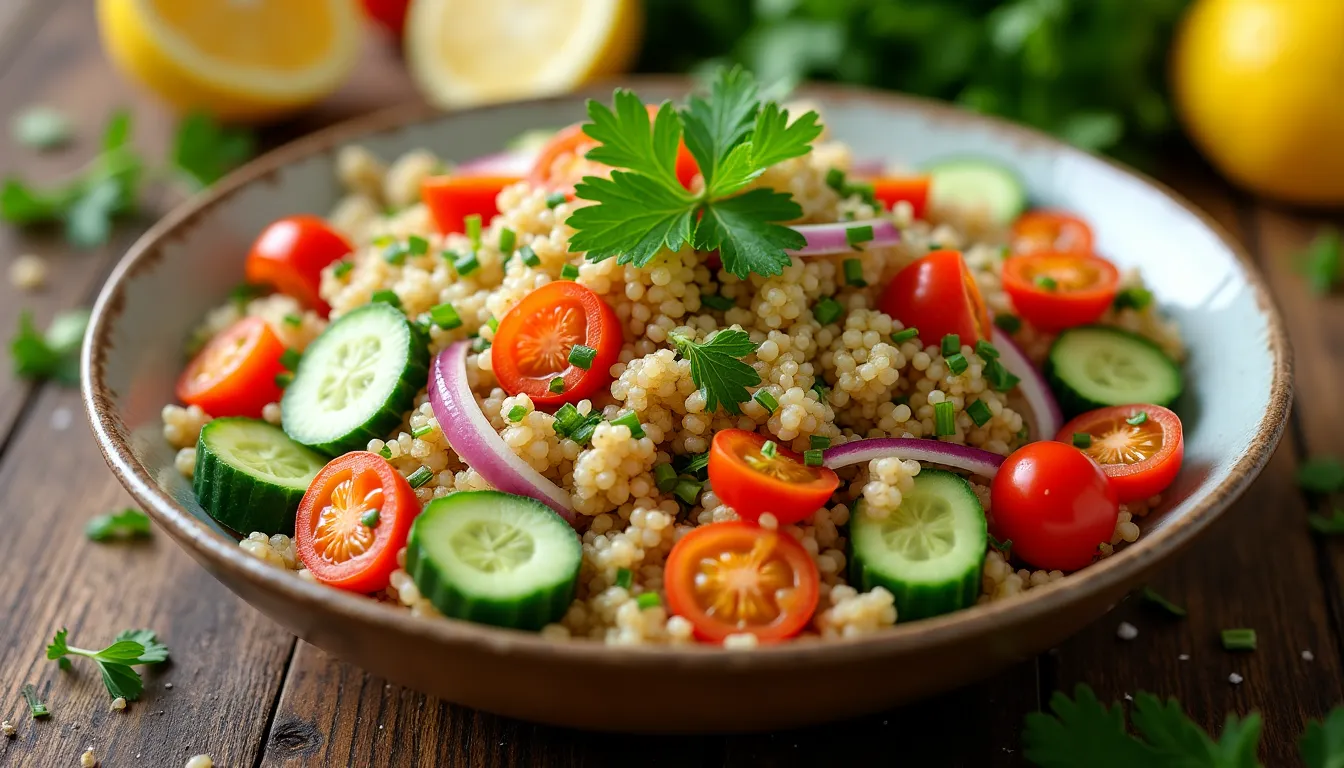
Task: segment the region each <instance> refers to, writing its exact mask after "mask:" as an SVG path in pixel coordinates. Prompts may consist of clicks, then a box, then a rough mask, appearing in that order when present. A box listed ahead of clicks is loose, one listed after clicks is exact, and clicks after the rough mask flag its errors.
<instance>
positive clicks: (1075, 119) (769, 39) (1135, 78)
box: [639, 0, 1187, 165]
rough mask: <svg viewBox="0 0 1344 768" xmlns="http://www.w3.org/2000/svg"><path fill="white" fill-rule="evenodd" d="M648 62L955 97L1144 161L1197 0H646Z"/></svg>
mask: <svg viewBox="0 0 1344 768" xmlns="http://www.w3.org/2000/svg"><path fill="white" fill-rule="evenodd" d="M646 4H647V9H648V27H647V29H648V30H649V33H648V37H647V38H646V41H645V45H644V50H643V53H642V56H641V59H640V62H639V68H640V69H641V70H644V71H655V72H660V71H661V72H665V71H697V70H701V69H703V68H704V67H706V66H712V65H714V64H717V63H720V62H723V61H736V62H740V63H742V64H744V65H746V66H748V67H750V68H751V69H753V70H755V72H756V74H757V76H758V77H759V78H760V79H761V80H762V81H763V82H772V81H779V80H784V81H790V80H794V79H802V78H813V79H818V80H838V81H843V82H848V83H856V84H861V85H872V86H877V87H881V88H888V89H892V90H897V91H904V92H907V93H914V94H920V95H924V96H932V97H935V98H940V99H946V100H948V101H952V102H955V103H957V104H960V105H962V106H965V107H967V108H970V109H973V110H976V111H979V112H985V113H989V114H995V115H1002V116H1004V117H1007V118H1011V119H1013V120H1018V121H1020V122H1023V123H1027V124H1029V125H1033V126H1036V127H1038V128H1040V129H1042V130H1045V131H1047V132H1049V133H1052V134H1054V135H1056V136H1059V137H1060V138H1062V139H1064V140H1066V141H1068V142H1071V143H1073V144H1075V145H1077V146H1079V147H1082V148H1084V149H1088V150H1092V151H1097V152H1105V153H1108V154H1111V155H1114V156H1116V157H1118V158H1120V159H1122V160H1125V161H1128V162H1131V163H1136V164H1139V165H1146V164H1147V160H1148V158H1149V156H1150V155H1151V153H1152V150H1153V149H1154V148H1155V147H1156V146H1157V144H1158V143H1159V142H1160V141H1161V140H1162V139H1163V138H1167V137H1169V136H1171V135H1172V131H1173V129H1174V128H1175V127H1176V125H1175V120H1174V118H1173V115H1172V110H1171V106H1170V102H1169V100H1168V98H1167V86H1166V70H1167V48H1168V44H1169V43H1170V41H1171V36H1172V32H1173V29H1174V27H1175V24H1176V21H1177V19H1178V18H1179V16H1180V14H1181V11H1182V10H1183V9H1184V8H1185V6H1186V4H1187V0H646Z"/></svg>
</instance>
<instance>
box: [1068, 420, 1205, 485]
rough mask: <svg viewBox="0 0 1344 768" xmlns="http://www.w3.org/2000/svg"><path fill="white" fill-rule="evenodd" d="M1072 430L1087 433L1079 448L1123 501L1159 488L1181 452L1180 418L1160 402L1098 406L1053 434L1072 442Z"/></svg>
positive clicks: (1173, 471)
mask: <svg viewBox="0 0 1344 768" xmlns="http://www.w3.org/2000/svg"><path fill="white" fill-rule="evenodd" d="M1139 413H1143V414H1144V415H1143V416H1142V417H1139V416H1138V414H1139ZM1135 421H1137V422H1138V423H1137V424H1135V423H1134V422H1135ZM1076 434H1084V435H1087V436H1088V440H1089V441H1090V443H1089V445H1088V446H1087V447H1086V448H1083V447H1082V446H1079V448H1081V450H1082V451H1083V453H1085V454H1087V455H1088V456H1090V457H1092V460H1093V461H1095V462H1097V464H1099V465H1101V470H1102V471H1103V472H1105V473H1106V476H1107V477H1109V478H1111V485H1113V486H1115V495H1116V496H1117V497H1118V498H1119V499H1120V503H1122V504H1123V503H1126V502H1130V501H1141V500H1143V499H1146V498H1148V497H1149V496H1154V495H1156V494H1159V493H1161V492H1162V491H1163V490H1165V489H1166V487H1167V486H1169V485H1171V482H1172V481H1173V480H1175V479H1176V473H1177V472H1179V471H1180V470H1181V460H1182V459H1183V458H1184V457H1185V437H1184V434H1183V432H1182V430H1181V419H1180V417H1178V416H1177V415H1176V414H1174V413H1172V412H1171V411H1169V410H1167V409H1166V408H1163V407H1162V406H1160V405H1116V406H1112V407H1110V408H1098V409H1097V410H1095V411H1089V412H1087V413H1084V414H1083V415H1082V416H1079V417H1078V418H1076V419H1074V420H1073V421H1070V422H1069V423H1068V424H1065V425H1064V428H1063V429H1061V430H1060V431H1059V436H1058V437H1056V438H1055V439H1056V440H1058V441H1060V442H1061V443H1071V444H1072V443H1074V440H1073V436H1074V435H1076Z"/></svg>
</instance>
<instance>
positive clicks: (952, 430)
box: [933, 400, 957, 437]
mask: <svg viewBox="0 0 1344 768" xmlns="http://www.w3.org/2000/svg"><path fill="white" fill-rule="evenodd" d="M933 433H934V434H935V435H937V436H938V437H946V436H948V435H955V434H957V414H956V413H955V412H954V411H953V410H952V403H950V402H948V401H947V400H944V401H943V402H941V403H934V404H933Z"/></svg>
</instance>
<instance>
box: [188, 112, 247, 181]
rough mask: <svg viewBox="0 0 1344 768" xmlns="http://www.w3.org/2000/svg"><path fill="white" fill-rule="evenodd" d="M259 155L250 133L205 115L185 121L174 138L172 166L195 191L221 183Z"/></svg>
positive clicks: (196, 113)
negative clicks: (243, 164) (255, 153)
mask: <svg viewBox="0 0 1344 768" xmlns="http://www.w3.org/2000/svg"><path fill="white" fill-rule="evenodd" d="M255 151H256V138H255V137H254V136H253V135H252V133H251V131H248V130H246V129H243V128H230V127H226V126H222V125H220V124H219V123H217V122H215V120H214V118H212V117H210V116H209V115H207V114H206V113H204V112H192V113H191V114H189V115H187V116H186V117H184V118H182V122H181V123H179V124H178V126H177V134H176V135H175V136H174V138H173V152H172V164H173V167H175V168H176V169H177V170H178V171H180V172H181V173H182V175H184V176H185V177H186V178H187V181H188V182H189V183H190V184H191V185H192V186H193V187H195V188H196V189H203V188H205V187H208V186H210V185H211V184H213V183H215V182H216V181H219V180H220V179H221V178H223V177H224V175H225V174H226V173H228V172H229V171H231V170H233V169H234V168H236V167H237V166H239V165H241V164H242V163H243V162H244V161H245V160H247V159H248V158H249V157H251V156H252V154H253V153H254V152H255Z"/></svg>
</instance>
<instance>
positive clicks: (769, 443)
mask: <svg viewBox="0 0 1344 768" xmlns="http://www.w3.org/2000/svg"><path fill="white" fill-rule="evenodd" d="M761 455H762V456H764V457H765V458H767V459H773V458H775V457H776V456H778V455H779V446H777V445H775V441H774V440H766V441H765V444H764V445H762V446H761Z"/></svg>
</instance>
